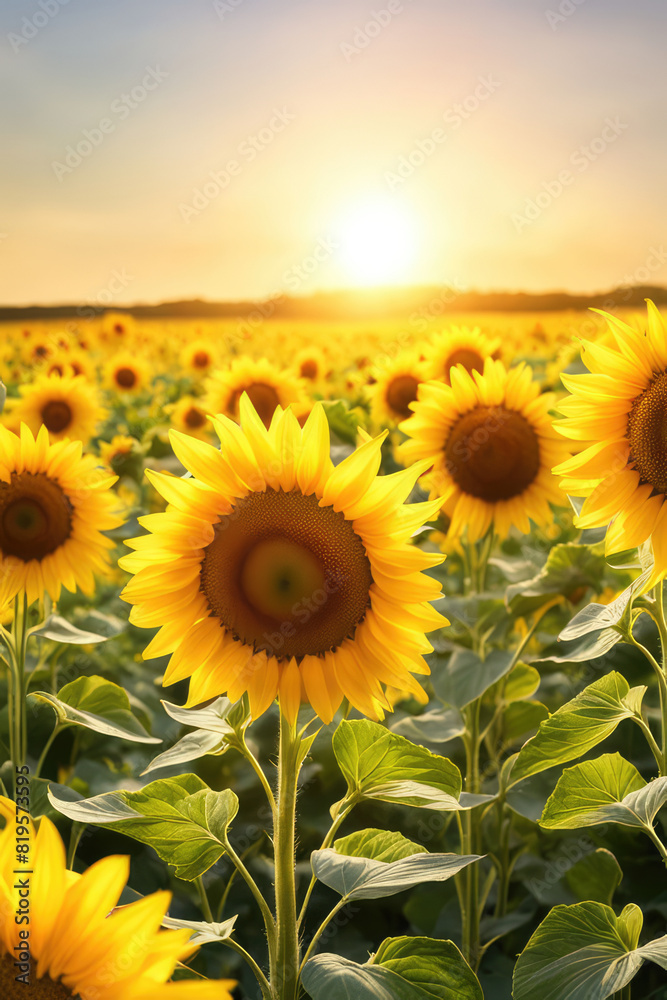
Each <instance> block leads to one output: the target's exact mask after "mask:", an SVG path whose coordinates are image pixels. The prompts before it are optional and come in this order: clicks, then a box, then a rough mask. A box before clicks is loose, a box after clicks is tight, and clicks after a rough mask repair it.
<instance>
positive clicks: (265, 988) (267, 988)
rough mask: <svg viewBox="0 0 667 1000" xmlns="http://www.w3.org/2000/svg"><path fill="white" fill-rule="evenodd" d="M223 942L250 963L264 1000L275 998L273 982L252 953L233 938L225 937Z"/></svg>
mask: <svg viewBox="0 0 667 1000" xmlns="http://www.w3.org/2000/svg"><path fill="white" fill-rule="evenodd" d="M222 943H223V944H225V945H227V947H228V948H231V949H232V951H235V952H236V953H237V954H238V955H240V956H241V957H242V958H243V960H244V961H245V962H247V963H248V965H249V966H250V968H251V969H252V971H253V974H254V976H255V979H256V980H257V982H258V983H259V987H260V989H261V991H262V998H263V1000H273V994H272V992H271V984H270V983H269V981H268V979H267V978H266V976H265V975H264V973H263V972H262V970H261V969H260V967H259V966H258V964H257V962H256V961H255V959H254V958H253V957H252V955H251V954H250V953H249V952H247V951H246V950H245V948H243V947H242V946H241V945H240V944H238V942H237V941H235V940H234V939H233V938H225V940H224V941H223V942H222Z"/></svg>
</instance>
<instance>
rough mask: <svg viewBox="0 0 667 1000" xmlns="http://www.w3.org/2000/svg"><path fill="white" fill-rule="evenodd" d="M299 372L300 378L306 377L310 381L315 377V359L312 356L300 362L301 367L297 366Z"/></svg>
mask: <svg viewBox="0 0 667 1000" xmlns="http://www.w3.org/2000/svg"><path fill="white" fill-rule="evenodd" d="M299 374H300V375H301V377H302V378H308V379H310V380H311V382H312V381H313V380H314V379H316V378H317V361H314V360H313V359H312V358H308V360H307V361H302V362H301V367H300V368H299Z"/></svg>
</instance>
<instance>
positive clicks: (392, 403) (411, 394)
mask: <svg viewBox="0 0 667 1000" xmlns="http://www.w3.org/2000/svg"><path fill="white" fill-rule="evenodd" d="M418 388H419V380H418V379H416V378H415V377H414V375H397V376H396V378H393V379H392V380H391V382H390V383H389V385H388V386H387V404H388V406H389V407H390V408H391V409H392V410H393V411H394V413H398V414H400V416H401V417H409V416H411V414H412V410H411V409H410V405H409V404H410V403H414V401H415V399H416V398H417V390H418Z"/></svg>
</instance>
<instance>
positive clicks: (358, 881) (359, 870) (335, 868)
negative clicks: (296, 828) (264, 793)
mask: <svg viewBox="0 0 667 1000" xmlns="http://www.w3.org/2000/svg"><path fill="white" fill-rule="evenodd" d="M479 860H480V855H477V854H427V853H423V852H421V853H418V854H412V855H409V856H408V857H404V858H400V859H399V860H398V861H391V862H387V861H378V860H375V859H373V858H366V857H352V856H349V855H343V854H339V853H338V852H337V851H335V850H332V848H330V847H328V848H326V849H325V850H323V851H313V853H312V854H311V856H310V862H311V865H312V867H313V873H314V875H315V877H316V878H317V879H319V880H320V882H324V884H325V885H328V886H329V888H330V889H334V890H335V892H337V893H339V894H340V895H341V896H342V897H343V898H344V899H380V898H381V897H383V896H393V895H395V894H396V893H397V892H403V890H404V889H411V888H412V887H413V886H415V885H419V884H420V883H421V882H446V881H447V880H448V879H450V878H452V877H453V876H454V875H456V874H457V873H458V872H460V871H461V869H462V868H466V867H467V866H468V865H471V864H473V863H474V862H475V861H479Z"/></svg>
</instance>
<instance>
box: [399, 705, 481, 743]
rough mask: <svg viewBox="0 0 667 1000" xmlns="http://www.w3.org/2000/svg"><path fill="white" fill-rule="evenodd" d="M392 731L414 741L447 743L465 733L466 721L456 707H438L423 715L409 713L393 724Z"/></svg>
mask: <svg viewBox="0 0 667 1000" xmlns="http://www.w3.org/2000/svg"><path fill="white" fill-rule="evenodd" d="M391 732H392V733H396V734H397V735H398V736H405V737H406V738H407V739H409V740H411V741H412V742H413V743H415V742H416V743H422V742H423V743H447V742H448V741H449V740H453V739H454V738H455V737H456V736H462V735H463V733H464V732H465V723H464V721H463V716H462V715H461V713H460V712H459V711H457V710H456V709H450V708H436V709H433V711H430V712H424V714H423V715H407V716H406V717H405V718H404V719H401V720H400V722H395V723H394V724H393V725H392V727H391Z"/></svg>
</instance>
